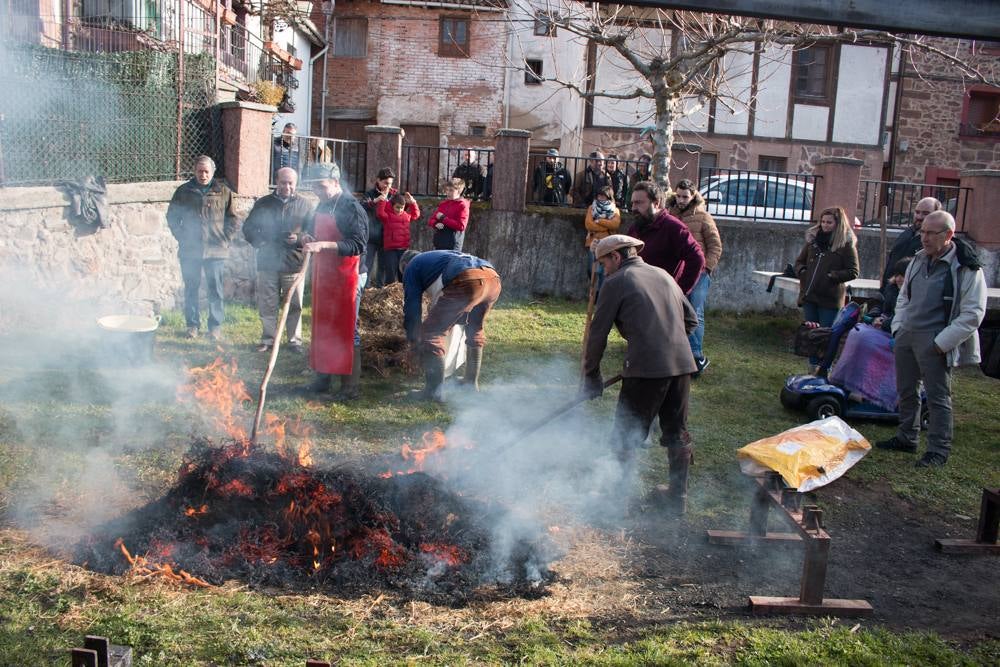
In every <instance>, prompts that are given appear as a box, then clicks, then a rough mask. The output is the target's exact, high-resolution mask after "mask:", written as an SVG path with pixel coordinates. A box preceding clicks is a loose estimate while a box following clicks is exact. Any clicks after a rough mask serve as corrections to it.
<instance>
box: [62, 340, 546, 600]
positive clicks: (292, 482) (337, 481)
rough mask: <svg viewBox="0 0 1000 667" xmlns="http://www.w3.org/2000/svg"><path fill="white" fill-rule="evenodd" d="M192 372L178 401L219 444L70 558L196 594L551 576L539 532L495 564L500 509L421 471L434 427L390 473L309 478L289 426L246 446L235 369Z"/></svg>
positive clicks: (465, 585) (447, 588)
mask: <svg viewBox="0 0 1000 667" xmlns="http://www.w3.org/2000/svg"><path fill="white" fill-rule="evenodd" d="M190 375H191V382H190V383H189V384H188V385H185V386H184V387H182V389H181V390H180V391H179V395H180V396H181V397H182V399H184V400H192V401H193V402H194V403H195V404H196V405H197V406H198V407H199V409H207V410H209V412H210V413H209V414H206V416H208V417H211V418H212V419H213V420H214V421H215V423H216V425H217V427H218V428H219V429H221V430H223V431H224V432H225V433H226V434H227V435H228V438H227V439H226V440H224V441H222V442H221V443H216V442H214V441H212V440H210V439H208V438H203V439H200V440H197V441H196V442H195V443H194V446H193V447H192V449H191V451H190V452H189V453H188V455H187V456H186V457H185V461H184V462H183V464H182V465H181V466H180V470H179V473H178V480H177V483H176V484H175V485H174V487H173V488H171V489H170V491H168V493H167V494H166V495H165V496H164V497H163V498H161V499H160V500H157V501H155V502H153V503H150V504H149V505H147V506H146V507H144V508H141V509H139V510H136V511H135V512H133V513H132V514H130V515H128V516H125V517H122V518H121V519H119V520H117V521H115V522H112V523H111V524H108V525H106V526H104V528H103V529H102V530H101V531H100V532H99V533H98V534H96V535H93V536H91V537H90V538H88V539H86V540H84V541H83V542H82V543H80V544H79V545H77V548H76V553H75V557H76V559H77V560H78V561H79V562H84V563H87V564H89V565H90V566H91V567H94V568H95V569H98V570H100V571H104V572H112V573H126V572H131V574H133V575H135V576H139V577H143V578H145V577H152V576H160V577H163V578H166V579H168V580H171V581H178V582H182V583H188V584H192V585H196V586H210V585H213V584H220V583H222V582H223V581H225V580H227V579H240V580H243V581H246V582H248V583H251V584H267V585H284V584H289V585H299V586H301V585H310V586H312V585H326V586H333V587H358V586H364V587H368V586H371V585H372V584H373V583H374V584H378V583H383V584H394V585H398V586H401V587H403V588H408V587H412V588H415V589H417V590H420V591H421V592H425V593H426V592H428V591H429V592H431V593H434V594H440V593H447V594H449V595H452V596H454V595H458V596H465V595H467V594H468V593H469V592H470V588H471V587H474V586H476V585H478V584H481V583H486V582H490V581H503V582H505V584H506V585H508V586H509V585H510V584H514V585H517V584H519V583H526V584H531V585H533V586H535V585H537V584H540V583H543V582H544V581H546V580H547V579H549V578H550V576H551V575H550V573H549V570H548V568H547V563H548V562H550V561H551V560H552V559H553V558H554V557H555V554H554V553H553V551H554V550H553V548H552V546H551V543H550V542H549V540H548V538H547V535H546V532H545V530H544V528H542V527H541V526H529V527H528V530H527V531H521V533H520V534H519V536H518V537H516V538H515V539H514V540H513V542H511V540H510V539H509V536H508V539H506V540H505V542H504V544H505V546H509V547H510V548H508V550H507V552H506V555H504V554H502V553H501V554H499V555H498V553H499V552H498V550H497V549H495V548H493V546H492V542H493V540H494V537H493V535H492V531H491V528H492V527H493V526H498V525H504V523H505V521H504V520H505V518H506V516H507V514H506V512H505V511H504V510H502V509H500V508H497V507H492V506H488V505H486V504H484V503H481V502H475V501H472V500H468V499H465V498H462V497H461V496H459V495H457V494H456V493H453V492H450V491H448V490H446V489H445V488H444V486H443V484H442V483H441V482H440V481H438V480H435V479H434V478H432V477H430V476H428V475H427V474H425V473H423V472H422V471H423V469H424V466H425V465H426V464H427V460H428V457H429V456H430V455H432V454H435V453H438V452H441V451H443V450H444V449H445V447H446V446H447V445H448V443H447V441H446V440H445V436H444V434H443V433H442V432H441V431H439V430H435V431H431V432H429V433H425V434H424V436H423V438H422V442H421V446H420V447H413V446H412V445H410V444H409V443H405V444H404V445H403V448H402V451H401V452H400V456H399V457H397V458H396V461H395V462H394V463H391V464H390V463H387V462H382V463H380V464H378V467H377V469H382V470H384V469H385V468H387V467H388V468H390V471H389V472H388V473H383V474H382V475H379V476H373V475H369V474H367V473H365V472H364V471H362V470H359V469H354V468H349V467H346V466H341V467H335V468H332V469H327V470H320V469H315V468H313V467H311V465H312V457H311V455H310V451H309V448H310V444H309V438H308V435H309V434H308V429H307V428H305V427H304V426H303V425H302V424H301V423H299V422H298V421H291V422H287V421H285V420H283V419H280V418H278V417H275V416H274V415H267V416H266V418H265V425H266V427H265V429H264V433H266V434H268V435H269V436H271V437H273V442H274V451H270V450H269V449H265V448H264V446H263V445H260V444H257V443H254V442H251V441H250V440H249V439H248V438H247V435H246V431H245V429H244V428H243V427H242V426H241V424H242V423H245V422H246V418H245V415H244V414H242V412H243V411H242V407H243V404H244V402H246V401H248V400H249V396H248V394H247V392H246V388H245V387H244V385H243V383H242V382H240V381H239V380H238V379H237V378H236V365H235V363H233V362H230V363H224V362H222V361H221V360H219V359H217V360H216V361H215V362H214V363H212V364H210V365H209V366H206V367H204V368H196V369H192V370H191V371H190ZM289 435H292V436H295V437H297V438H298V439H299V444H298V446H297V447H291V446H289V444H288V442H287V436H289ZM465 446H469V445H468V443H466V444H465ZM508 543H509V544H508ZM125 545H128V548H126V546H125ZM129 549H131V550H132V551H129ZM133 553H135V554H136V555H134V556H133V555H132V554H133ZM191 572H194V573H197V576H195V575H192V574H190V573H191ZM431 589H433V590H431ZM536 592H537V589H536Z"/></svg>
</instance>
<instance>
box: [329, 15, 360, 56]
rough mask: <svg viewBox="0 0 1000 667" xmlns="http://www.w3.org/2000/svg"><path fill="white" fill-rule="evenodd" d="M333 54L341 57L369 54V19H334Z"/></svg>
mask: <svg viewBox="0 0 1000 667" xmlns="http://www.w3.org/2000/svg"><path fill="white" fill-rule="evenodd" d="M333 55H334V56H339V57H341V58H364V57H365V56H367V55H368V19H365V18H353V19H352V18H348V19H344V18H339V17H338V18H336V19H334V35H333Z"/></svg>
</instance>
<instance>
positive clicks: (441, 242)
mask: <svg viewBox="0 0 1000 667" xmlns="http://www.w3.org/2000/svg"><path fill="white" fill-rule="evenodd" d="M463 190H465V181H463V180H462V179H461V178H453V179H451V180H449V181H448V182H447V184H446V185H445V186H444V194H445V197H446V199H445V200H444V201H443V202H441V203H440V204H438V207H437V210H435V211H434V213H432V214H431V217H430V218H429V219H428V220H427V224H428V225H430V226H431V227H433V228H434V249H435V250H458V251H461V250H462V243H463V242H464V241H465V228H466V227H467V226H468V224H469V200H468V199H462V191H463Z"/></svg>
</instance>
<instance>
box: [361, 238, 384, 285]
mask: <svg viewBox="0 0 1000 667" xmlns="http://www.w3.org/2000/svg"><path fill="white" fill-rule="evenodd" d="M381 254H382V244H381V243H372V242H371V241H369V242H368V246H367V247H366V248H365V273H367V274H368V284H367V285H366V287H381V286H382V276H381V275H380V273H379V268H380V265H381V257H379V255H381Z"/></svg>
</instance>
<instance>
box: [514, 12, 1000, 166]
mask: <svg viewBox="0 0 1000 667" xmlns="http://www.w3.org/2000/svg"><path fill="white" fill-rule="evenodd" d="M528 3H530V0H520V4H518V2H514V3H513V5H514V7H518V8H519V9H520V10H521V12H522V13H523V14H526V15H528V16H532V15H534V16H536V17H539V18H540V19H541V20H544V21H545V22H547V23H548V24H550V25H552V26H555V27H556V28H557V29H559V30H564V31H566V32H568V33H570V34H571V35H573V36H574V37H573V39H574V40H583V41H584V42H586V43H588V44H594V45H596V46H597V47H599V48H600V47H604V49H605V50H610V51H612V52H613V53H614V54H616V55H617V57H618V59H619V60H620V61H622V62H623V63H624V66H623V67H622V81H623V82H625V83H624V84H623V86H622V87H621V88H619V89H617V90H598V89H596V85H595V78H596V77H595V76H594V75H593V74H590V75H588V76H584V77H577V78H575V79H573V78H569V77H560V76H558V75H557V76H550V77H540V78H541V80H542V81H551V82H554V83H556V84H558V85H559V86H561V87H563V88H568V89H570V90H573V91H575V92H576V93H577V94H578V95H580V96H581V97H583V98H584V99H586V100H590V101H591V102H592V101H593V100H594V99H596V98H608V99H617V100H635V99H639V98H645V99H648V100H650V101H651V102H652V105H653V109H654V110H653V112H652V120H653V121H654V122H653V126H652V130H651V132H650V136H651V139H652V142H653V146H654V157H653V165H652V168H653V175H654V178H655V179H656V180H657V181H658V182H659V183H660V184H661V185H664V186H668V185H669V180H668V173H669V170H668V165H669V164H670V159H671V154H672V147H673V142H674V132H675V129H676V125H677V122H678V120H680V119H681V118H684V117H686V116H690V115H691V114H693V113H699V112H704V110H705V108H706V107H707V105H708V104H709V102H710V101H712V100H714V101H715V105H716V107H717V108H719V107H721V108H724V109H729V110H730V111H734V110H737V109H739V108H746V107H747V106H748V105H749V104H751V103H752V102H753V95H754V91H753V90H749V87H748V86H745V85H743V84H741V83H739V80H740V76H741V74H742V73H741V72H739V71H736V70H738V69H739V68H738V66H737V67H735V69H734V62H736V61H737V59H738V56H740V55H743V56H750V57H752V56H754V55H755V54H757V55H760V54H781V53H783V54H785V55H787V53H788V51H795V50H800V49H805V48H809V47H812V46H821V45H827V44H838V43H840V44H865V45H881V46H885V47H895V48H899V49H901V50H902V52H903V54H904V57H905V56H906V54H907V53H908V52H910V51H912V50H917V49H919V50H921V51H925V52H927V53H931V54H933V55H934V56H935V57H937V58H940V59H941V60H942V61H943V62H945V63H947V64H948V65H949V66H950V67H953V68H954V71H955V72H957V73H958V74H959V75H961V76H962V77H964V78H967V79H968V80H970V81H976V82H983V83H991V84H994V85H995V83H994V82H995V81H996V80H997V76H996V72H992V71H991V72H983V71H981V70H980V69H978V68H977V67H976V66H975V65H974V64H970V63H968V62H966V58H964V57H963V54H959V53H954V54H952V53H947V52H945V51H943V50H942V49H940V48H938V47H936V46H934V45H933V44H932V43H931V42H930V41H929V40H927V41H925V40H924V39H923V38H920V37H910V36H902V35H895V34H892V33H888V32H885V31H880V30H854V29H841V28H836V27H833V26H817V25H806V24H797V23H787V22H780V21H774V20H765V19H758V18H748V17H740V16H728V15H720V14H703V13H694V12H689V11H669V10H663V9H655V8H644V7H634V6H625V5H608V4H600V3H596V2H595V3H587V4H583V3H579V2H570V1H566V0H564V1H563V2H559V0H548V2H547V4H545V5H542V6H539V5H537V4H528ZM511 65H512V66H514V67H517V68H518V69H521V70H524V71H527V69H526V66H525V64H524V63H512V64H511ZM626 70H631V71H626ZM636 75H638V76H636ZM758 83H759V82H758ZM626 84H627V86H628V87H626ZM633 84H634V87H633Z"/></svg>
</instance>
